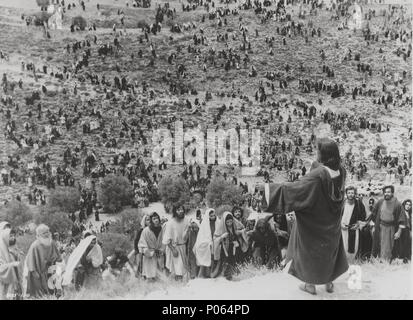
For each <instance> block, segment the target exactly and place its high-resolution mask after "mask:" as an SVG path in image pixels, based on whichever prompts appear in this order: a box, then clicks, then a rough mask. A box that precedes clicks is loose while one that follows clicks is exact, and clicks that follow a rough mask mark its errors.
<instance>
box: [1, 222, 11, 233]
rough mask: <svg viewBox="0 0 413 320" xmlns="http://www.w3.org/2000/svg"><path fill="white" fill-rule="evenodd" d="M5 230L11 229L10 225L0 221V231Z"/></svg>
mask: <svg viewBox="0 0 413 320" xmlns="http://www.w3.org/2000/svg"><path fill="white" fill-rule="evenodd" d="M6 228H11V224H10V223H8V222H7V221H2V222H0V231H1V230H4V229H6Z"/></svg>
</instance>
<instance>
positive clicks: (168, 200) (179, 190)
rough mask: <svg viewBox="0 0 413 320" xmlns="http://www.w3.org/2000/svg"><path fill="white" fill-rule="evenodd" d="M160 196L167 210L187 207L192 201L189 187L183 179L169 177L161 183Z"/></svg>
mask: <svg viewBox="0 0 413 320" xmlns="http://www.w3.org/2000/svg"><path fill="white" fill-rule="evenodd" d="M158 193H159V196H160V197H161V201H162V203H163V204H164V205H165V208H169V209H170V208H172V206H178V205H187V204H188V203H189V201H190V191H189V186H188V184H187V183H186V181H185V180H184V179H183V178H181V177H173V176H168V177H164V178H162V180H161V181H160V182H159V191H158Z"/></svg>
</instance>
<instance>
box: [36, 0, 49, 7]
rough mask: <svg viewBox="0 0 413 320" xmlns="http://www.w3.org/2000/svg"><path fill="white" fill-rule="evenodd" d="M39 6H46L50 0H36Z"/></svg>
mask: <svg viewBox="0 0 413 320" xmlns="http://www.w3.org/2000/svg"><path fill="white" fill-rule="evenodd" d="M36 3H37V5H38V6H39V7H47V6H48V5H49V4H50V0H36Z"/></svg>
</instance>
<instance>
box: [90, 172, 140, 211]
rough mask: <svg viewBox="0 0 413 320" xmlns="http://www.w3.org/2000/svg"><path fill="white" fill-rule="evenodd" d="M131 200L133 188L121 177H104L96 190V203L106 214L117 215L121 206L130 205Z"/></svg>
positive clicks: (111, 175)
mask: <svg viewBox="0 0 413 320" xmlns="http://www.w3.org/2000/svg"><path fill="white" fill-rule="evenodd" d="M132 199H133V188H132V186H131V184H130V183H129V181H128V179H126V178H125V177H122V176H116V175H113V174H110V175H108V176H106V177H105V178H104V179H103V182H102V184H101V185H100V187H99V189H98V201H99V202H100V203H101V204H102V206H103V209H104V210H105V211H106V212H108V213H118V212H119V211H120V210H121V209H122V207H123V206H127V205H129V204H131V202H132Z"/></svg>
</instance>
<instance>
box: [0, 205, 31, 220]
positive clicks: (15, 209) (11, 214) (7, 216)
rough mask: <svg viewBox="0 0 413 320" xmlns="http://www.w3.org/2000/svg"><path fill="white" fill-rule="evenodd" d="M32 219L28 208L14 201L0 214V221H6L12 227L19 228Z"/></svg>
mask: <svg viewBox="0 0 413 320" xmlns="http://www.w3.org/2000/svg"><path fill="white" fill-rule="evenodd" d="M32 218H33V213H32V211H31V210H30V208H29V207H28V206H27V205H25V204H24V203H22V202H20V201H17V200H14V201H11V202H10V203H8V204H7V205H6V208H5V210H3V211H2V212H0V221H8V222H9V223H10V224H11V225H12V226H13V227H19V226H22V225H24V224H25V223H26V222H28V221H30V220H31V219H32Z"/></svg>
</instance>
